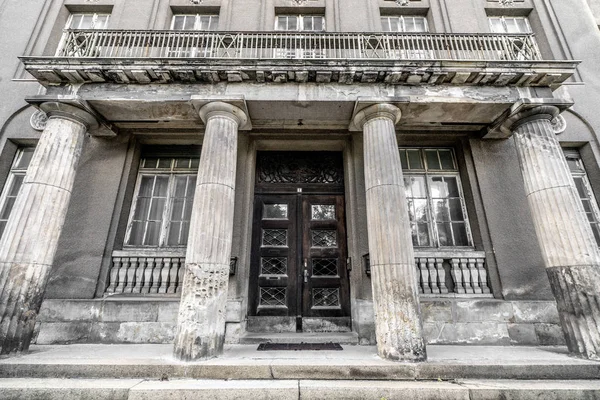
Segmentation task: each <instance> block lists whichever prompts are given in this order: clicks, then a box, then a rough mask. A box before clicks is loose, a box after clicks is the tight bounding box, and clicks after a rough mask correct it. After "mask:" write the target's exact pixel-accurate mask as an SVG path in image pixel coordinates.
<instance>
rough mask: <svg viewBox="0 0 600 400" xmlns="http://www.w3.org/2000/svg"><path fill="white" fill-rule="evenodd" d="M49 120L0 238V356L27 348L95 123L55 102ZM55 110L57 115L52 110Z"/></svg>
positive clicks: (46, 106) (49, 105)
mask: <svg viewBox="0 0 600 400" xmlns="http://www.w3.org/2000/svg"><path fill="white" fill-rule="evenodd" d="M41 108H42V109H44V110H45V111H46V112H47V114H48V116H49V119H48V122H47V124H46V128H45V129H44V131H43V132H42V135H41V137H40V141H39V142H38V144H37V146H36V148H35V151H34V153H33V158H32V160H31V163H30V165H29V168H28V169H27V173H26V175H25V178H24V179H23V184H22V186H21V190H20V192H19V195H18V196H17V198H16V200H15V204H14V206H13V209H12V213H11V215H10V217H9V219H8V222H7V224H6V228H5V231H4V234H3V236H2V239H1V240H0V318H1V320H0V346H1V349H0V353H2V354H7V353H11V352H15V351H25V350H27V349H28V348H29V344H30V342H31V338H32V335H33V329H34V326H35V320H36V318H37V314H38V312H39V309H40V306H41V304H42V300H43V297H44V290H45V287H46V284H47V282H48V277H49V274H50V270H51V268H52V263H53V260H54V254H55V253H56V248H57V244H58V239H59V237H60V233H61V230H62V227H63V224H64V220H65V215H66V213H67V208H68V206H69V201H70V198H71V192H72V190H73V182H74V180H75V173H76V170H77V165H78V163H79V158H80V156H81V151H82V148H83V143H84V139H85V134H86V132H87V130H88V128H89V127H90V125H92V124H95V120H94V119H93V117H91V116H90V115H89V114H87V113H86V112H85V111H82V110H80V109H76V108H75V107H72V106H68V105H63V104H60V103H46V104H42V105H41ZM59 108H60V112H54V111H55V110H57V109H59Z"/></svg>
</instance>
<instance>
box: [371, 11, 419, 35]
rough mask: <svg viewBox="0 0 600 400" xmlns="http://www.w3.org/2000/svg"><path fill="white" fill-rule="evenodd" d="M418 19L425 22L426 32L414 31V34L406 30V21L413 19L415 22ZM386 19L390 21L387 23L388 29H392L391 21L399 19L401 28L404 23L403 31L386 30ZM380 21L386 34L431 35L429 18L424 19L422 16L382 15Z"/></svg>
mask: <svg viewBox="0 0 600 400" xmlns="http://www.w3.org/2000/svg"><path fill="white" fill-rule="evenodd" d="M416 18H419V19H422V20H423V22H424V27H425V30H424V31H414V32H409V31H407V30H406V22H405V19H413V20H414V19H416ZM386 19H387V20H388V21H387V27H388V28H391V24H390V21H391V20H392V19H398V22H399V23H398V26H400V23H402V27H403V29H402V30H397V31H393V30H391V29H390V30H385V26H386V25H385V24H384V22H383V21H384V20H386ZM380 21H381V30H382V31H383V32H385V33H429V21H427V17H424V16H422V15H382V16H381V18H380Z"/></svg>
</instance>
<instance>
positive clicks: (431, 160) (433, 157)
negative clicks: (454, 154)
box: [425, 150, 441, 170]
mask: <svg viewBox="0 0 600 400" xmlns="http://www.w3.org/2000/svg"><path fill="white" fill-rule="evenodd" d="M425 158H426V159H427V169H433V170H439V169H441V166H440V161H439V160H438V153H437V151H436V150H425Z"/></svg>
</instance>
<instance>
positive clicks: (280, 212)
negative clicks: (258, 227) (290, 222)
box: [263, 204, 288, 219]
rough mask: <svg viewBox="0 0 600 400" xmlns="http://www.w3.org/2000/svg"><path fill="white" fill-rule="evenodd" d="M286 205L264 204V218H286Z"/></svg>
mask: <svg viewBox="0 0 600 400" xmlns="http://www.w3.org/2000/svg"><path fill="white" fill-rule="evenodd" d="M287 217H288V205H287V204H265V209H264V214H263V218H264V219H287Z"/></svg>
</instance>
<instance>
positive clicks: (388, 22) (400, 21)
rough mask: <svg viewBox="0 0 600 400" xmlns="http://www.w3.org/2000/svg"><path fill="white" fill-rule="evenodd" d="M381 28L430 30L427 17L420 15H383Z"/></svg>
mask: <svg viewBox="0 0 600 400" xmlns="http://www.w3.org/2000/svg"><path fill="white" fill-rule="evenodd" d="M381 28H382V30H383V31H384V32H429V27H428V26H427V19H426V18H425V17H418V16H415V17H413V16H405V15H399V16H387V17H381Z"/></svg>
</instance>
